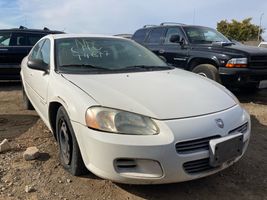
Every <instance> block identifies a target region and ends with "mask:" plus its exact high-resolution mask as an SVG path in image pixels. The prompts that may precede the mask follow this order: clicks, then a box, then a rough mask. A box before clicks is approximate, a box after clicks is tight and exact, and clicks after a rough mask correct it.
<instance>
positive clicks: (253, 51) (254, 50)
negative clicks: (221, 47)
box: [226, 45, 267, 55]
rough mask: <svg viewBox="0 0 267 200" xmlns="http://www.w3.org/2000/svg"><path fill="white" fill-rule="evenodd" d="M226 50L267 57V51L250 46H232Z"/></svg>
mask: <svg viewBox="0 0 267 200" xmlns="http://www.w3.org/2000/svg"><path fill="white" fill-rule="evenodd" d="M226 49H229V50H235V51H240V52H243V53H247V54H249V55H267V49H264V48H259V47H253V46H248V45H231V46H229V47H226Z"/></svg>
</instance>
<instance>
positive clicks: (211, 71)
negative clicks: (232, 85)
mask: <svg viewBox="0 0 267 200" xmlns="http://www.w3.org/2000/svg"><path fill="white" fill-rule="evenodd" d="M192 72H194V73H196V74H199V75H201V76H204V77H207V78H209V79H211V80H214V81H216V82H218V83H221V79H220V76H219V72H218V69H217V68H216V67H215V66H214V65H211V64H200V65H197V66H196V67H194V68H193V70H192Z"/></svg>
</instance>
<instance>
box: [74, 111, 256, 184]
mask: <svg viewBox="0 0 267 200" xmlns="http://www.w3.org/2000/svg"><path fill="white" fill-rule="evenodd" d="M218 118H220V119H222V120H223V121H224V124H225V126H224V128H219V127H218V126H217V125H216V123H215V121H214V120H215V119H218ZM156 123H157V124H158V126H159V128H160V130H161V132H160V133H159V134H158V135H153V136H134V135H120V134H110V133H103V132H99V131H94V130H91V129H89V128H87V127H85V126H83V125H81V124H79V123H76V122H72V125H73V128H74V132H75V134H76V138H77V140H78V143H79V146H80V150H81V153H82V157H83V160H84V163H85V165H86V167H87V168H88V169H89V170H90V171H91V172H93V173H94V174H96V175H97V176H99V177H102V178H105V179H110V180H112V181H115V182H121V183H127V184H162V183H173V182H181V181H187V180H192V179H197V178H201V177H204V176H207V175H211V174H214V173H216V172H218V171H220V170H222V169H224V168H226V167H228V166H230V165H231V164H233V163H234V162H236V161H237V160H239V159H240V158H241V156H242V155H243V154H244V152H245V150H246V149H247V146H248V141H249V137H250V127H251V125H250V117H249V114H248V113H247V112H246V111H245V110H243V109H242V108H241V107H240V106H234V107H232V108H230V109H227V110H225V111H222V112H219V113H215V114H210V115H206V116H200V117H193V118H187V119H177V120H167V121H156ZM244 123H248V128H247V130H246V132H245V133H244V137H243V143H244V147H243V150H242V151H243V152H242V155H241V156H239V157H236V158H235V159H233V160H231V161H228V162H225V163H223V164H222V165H221V166H219V167H217V168H210V169H208V170H204V171H198V172H197V173H188V171H186V169H185V165H187V164H189V165H191V163H192V162H193V163H194V162H198V161H199V160H200V161H201V162H202V161H203V160H207V159H209V151H208V150H198V151H193V152H189V153H186V154H180V153H178V152H177V149H176V144H177V143H178V142H182V141H188V140H193V139H199V138H205V137H210V136H214V135H219V136H221V137H226V136H228V134H229V132H230V131H231V130H233V129H235V128H236V127H238V126H240V125H242V124H244ZM190 162H191V163H190Z"/></svg>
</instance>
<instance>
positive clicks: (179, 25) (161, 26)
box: [139, 24, 210, 30]
mask: <svg viewBox="0 0 267 200" xmlns="http://www.w3.org/2000/svg"><path fill="white" fill-rule="evenodd" d="M163 27H195V28H210V27H206V26H199V25H187V24H169V25H149V26H148V27H146V26H144V27H143V28H140V29H153V28H163ZM140 29H139V30H140Z"/></svg>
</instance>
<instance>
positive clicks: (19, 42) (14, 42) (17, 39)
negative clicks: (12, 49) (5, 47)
mask: <svg viewBox="0 0 267 200" xmlns="http://www.w3.org/2000/svg"><path fill="white" fill-rule="evenodd" d="M10 45H11V46H27V38H26V34H25V33H12V37H11V41H10Z"/></svg>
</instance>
